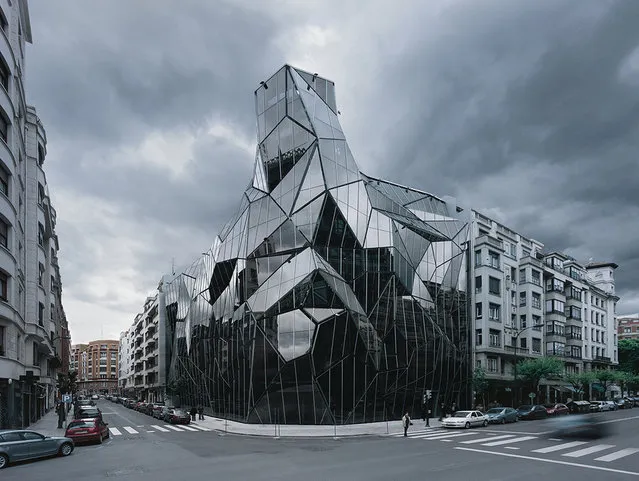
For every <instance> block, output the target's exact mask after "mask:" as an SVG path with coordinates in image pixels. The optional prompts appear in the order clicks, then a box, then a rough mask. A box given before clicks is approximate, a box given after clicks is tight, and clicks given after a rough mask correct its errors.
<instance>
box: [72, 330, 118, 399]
mask: <svg viewBox="0 0 639 481" xmlns="http://www.w3.org/2000/svg"><path fill="white" fill-rule="evenodd" d="M119 348H120V342H119V341H113V340H98V341H91V342H89V343H88V344H80V345H75V346H73V347H72V352H74V355H73V357H72V363H73V364H74V365H76V363H77V366H78V392H80V393H82V394H108V393H116V392H117V391H118V354H119Z"/></svg>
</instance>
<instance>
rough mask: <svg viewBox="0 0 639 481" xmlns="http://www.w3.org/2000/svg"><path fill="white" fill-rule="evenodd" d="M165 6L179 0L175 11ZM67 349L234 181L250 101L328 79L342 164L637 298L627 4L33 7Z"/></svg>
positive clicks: (638, 207)
mask: <svg viewBox="0 0 639 481" xmlns="http://www.w3.org/2000/svg"><path fill="white" fill-rule="evenodd" d="M178 5H179V8H177V6H178ZM29 6H30V15H31V26H32V32H33V45H31V46H29V48H28V51H27V68H26V75H27V82H26V85H27V97H28V100H29V103H30V104H32V105H35V106H36V108H37V111H38V115H39V117H40V118H41V119H42V121H43V123H44V124H45V127H46V130H47V140H48V145H47V157H46V162H45V170H46V172H47V180H48V183H49V188H50V193H51V198H52V201H53V204H54V206H55V208H56V210H57V218H58V224H57V232H58V236H59V239H60V249H61V250H60V268H61V273H62V282H63V304H64V308H65V311H66V314H67V319H68V321H69V324H70V328H71V332H72V337H73V342H74V343H78V342H87V341H90V340H94V339H99V338H113V339H117V338H119V333H120V332H121V331H123V330H125V329H127V328H128V327H129V326H130V325H131V323H132V321H133V319H134V317H135V315H136V314H137V313H138V312H140V310H141V309H142V306H143V304H144V301H145V298H146V296H147V295H149V294H151V293H152V292H153V291H154V290H155V289H156V288H157V285H158V282H159V280H160V278H161V276H162V275H163V274H165V273H169V272H170V271H171V269H172V265H175V266H178V267H179V266H184V265H187V264H190V263H191V262H192V261H193V260H195V258H196V257H198V256H199V255H200V253H201V252H203V251H205V250H207V249H208V248H210V246H211V244H212V243H213V239H214V237H215V235H216V234H217V233H218V231H219V230H220V229H221V227H222V226H223V224H224V223H225V222H226V221H227V220H228V218H229V217H230V216H231V215H232V214H233V213H234V209H235V208H236V207H237V205H238V203H239V200H240V196H241V194H242V192H243V191H244V188H245V187H246V185H247V184H248V183H249V181H250V179H251V175H252V166H253V161H254V155H255V144H256V119H255V107H254V98H253V92H254V90H255V89H256V88H257V86H258V85H259V82H260V81H261V80H265V79H267V78H268V77H270V75H271V74H273V73H274V72H275V71H277V70H278V69H279V68H280V67H281V66H282V65H283V64H285V63H289V64H291V65H294V66H296V67H299V68H302V69H305V70H307V71H310V72H318V73H319V74H320V75H321V76H323V77H326V78H329V79H331V80H333V81H334V82H335V84H336V94H337V102H338V108H339V109H340V111H341V116H340V121H341V123H342V127H343V128H344V131H345V134H346V137H347V140H348V142H349V145H350V148H351V150H352V152H353V154H354V156H355V159H356V161H357V162H358V164H359V167H360V169H361V170H362V171H363V172H365V173H366V174H368V175H372V176H379V177H383V178H386V179H388V180H392V181H395V182H398V183H401V184H406V185H410V186H413V187H416V188H419V189H422V190H425V191H428V192H431V193H433V194H435V195H439V196H444V195H450V196H453V197H456V198H457V201H458V202H459V203H460V204H462V205H464V206H468V207H471V208H474V209H477V210H479V211H481V212H483V213H485V214H487V215H489V216H492V217H493V218H495V219H497V220H499V221H500V222H502V223H504V224H506V225H507V226H509V227H511V228H512V229H513V230H515V231H517V232H519V233H521V234H523V235H526V236H527V237H532V238H534V239H536V240H539V241H541V242H543V243H544V244H545V245H546V248H547V250H562V251H565V252H566V253H567V254H569V255H572V256H573V257H575V258H577V259H579V260H582V261H584V262H587V261H588V260H589V259H591V258H592V259H593V260H594V261H614V262H616V263H617V264H619V268H618V269H617V271H616V287H617V294H618V295H619V296H620V297H621V301H620V302H619V304H618V306H617V310H618V313H619V314H624V313H631V312H637V311H639V243H638V242H637V239H638V238H639V222H637V219H638V218H639V162H637V152H638V151H639V135H637V129H638V127H639V88H638V87H639V29H637V28H636V19H637V18H639V2H637V1H634V0H627V1H613V0H537V1H535V2H530V1H527V0H429V1H428V2H414V1H410V0H395V1H393V2H388V1H386V0H367V1H366V2H364V1H344V0H305V1H300V0H268V1H266V0H265V1H261V2H255V1H253V0H228V1H227V0H181V1H180V2H174V1H170V0H153V1H150V0H128V1H123V0H121V1H113V0H56V1H55V2H52V1H51V0H30V1H29Z"/></svg>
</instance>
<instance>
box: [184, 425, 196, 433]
mask: <svg viewBox="0 0 639 481" xmlns="http://www.w3.org/2000/svg"><path fill="white" fill-rule="evenodd" d="M180 427H181V428H182V429H186V430H187V431H193V432H197V429H193V428H192V427H191V426H180Z"/></svg>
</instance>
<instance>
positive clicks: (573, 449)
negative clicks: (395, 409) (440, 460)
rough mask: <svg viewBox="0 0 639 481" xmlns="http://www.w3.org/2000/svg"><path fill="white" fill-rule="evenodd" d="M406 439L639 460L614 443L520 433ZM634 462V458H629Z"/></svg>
mask: <svg viewBox="0 0 639 481" xmlns="http://www.w3.org/2000/svg"><path fill="white" fill-rule="evenodd" d="M388 436H390V437H395V438H398V437H403V436H404V433H393V434H389V435H388ZM407 437H408V438H409V439H418V440H422V441H445V442H454V443H458V444H459V445H462V446H468V447H469V448H470V447H478V446H485V447H487V448H495V449H509V450H525V449H526V443H530V442H532V443H533V444H536V446H534V449H530V448H529V449H530V453H532V454H533V455H557V456H560V457H563V458H573V459H592V460H593V461H596V462H598V463H611V462H613V461H618V460H621V459H624V458H628V457H629V456H635V457H636V458H637V459H638V460H639V448H619V447H617V446H616V445H614V444H604V443H601V444H598V443H596V442H592V441H569V442H564V440H562V439H547V438H542V437H541V436H534V435H530V434H529V433H526V434H525V435H524V434H516V433H511V434H497V433H496V432H495V433H491V434H489V433H487V432H486V431H481V430H468V431H462V432H459V431H451V430H447V429H442V428H430V429H429V428H427V429H422V430H415V431H412V432H409V433H408V436H407ZM540 442H542V443H544V442H548V443H552V444H550V445H549V446H543V447H538V446H539V443H540ZM633 459H634V458H633Z"/></svg>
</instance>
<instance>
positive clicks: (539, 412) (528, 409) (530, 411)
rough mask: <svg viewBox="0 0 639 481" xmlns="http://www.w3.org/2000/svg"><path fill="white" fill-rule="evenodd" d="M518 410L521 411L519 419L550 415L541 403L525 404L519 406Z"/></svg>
mask: <svg viewBox="0 0 639 481" xmlns="http://www.w3.org/2000/svg"><path fill="white" fill-rule="evenodd" d="M517 412H518V413H519V419H524V420H530V419H546V418H547V417H548V413H547V412H546V408H545V407H544V406H542V405H541V404H524V405H523V406H519V407H518V408H517Z"/></svg>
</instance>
